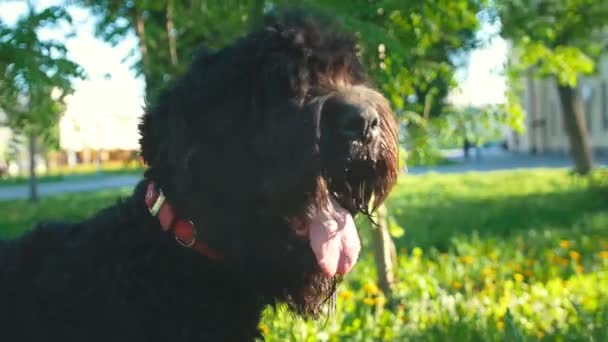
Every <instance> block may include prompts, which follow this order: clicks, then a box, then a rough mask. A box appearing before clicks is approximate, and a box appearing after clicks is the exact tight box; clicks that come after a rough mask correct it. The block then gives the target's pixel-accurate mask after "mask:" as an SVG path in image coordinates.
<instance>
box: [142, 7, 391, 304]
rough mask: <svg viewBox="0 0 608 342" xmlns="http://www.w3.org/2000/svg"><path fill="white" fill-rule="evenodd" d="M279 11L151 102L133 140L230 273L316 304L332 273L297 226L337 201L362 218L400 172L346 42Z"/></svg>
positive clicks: (203, 59)
mask: <svg viewBox="0 0 608 342" xmlns="http://www.w3.org/2000/svg"><path fill="white" fill-rule="evenodd" d="M287 18H288V19H285V20H284V21H282V22H281V21H279V23H277V24H274V25H271V26H269V27H268V28H266V29H264V30H261V31H259V32H255V33H252V34H250V35H249V36H246V37H245V38H243V39H241V40H239V41H237V42H236V43H234V44H233V45H231V46H229V47H227V48H225V49H223V50H221V51H219V52H216V53H201V54H200V55H199V56H198V58H196V59H195V61H194V62H193V64H192V66H191V68H190V70H189V71H188V72H187V73H186V74H185V75H184V76H183V77H182V78H181V79H180V80H178V82H177V83H176V84H175V85H174V86H173V87H172V88H171V89H169V90H168V91H166V92H165V93H164V94H163V95H162V96H161V97H160V100H159V102H158V104H156V105H155V106H153V107H151V108H150V109H149V110H148V111H147V113H146V115H145V116H144V119H143V122H142V125H141V133H142V140H141V144H142V154H143V157H144V160H145V161H146V162H147V164H148V165H149V170H148V171H147V177H149V178H151V179H153V180H155V181H156V182H157V183H158V184H159V185H160V186H161V187H162V188H163V190H164V191H165V194H166V196H167V198H168V199H169V201H170V202H171V203H172V205H173V207H174V208H176V210H177V211H178V213H179V214H180V215H181V216H184V217H187V218H188V219H191V220H192V221H194V223H195V224H196V227H197V233H198V236H199V238H201V239H204V240H205V241H206V242H207V243H208V244H209V245H210V246H211V247H212V248H214V249H216V250H218V251H219V252H220V253H222V254H224V256H225V260H224V261H223V262H225V263H226V265H227V269H229V270H230V271H231V272H234V273H235V274H236V275H237V277H238V278H239V279H240V280H241V281H243V282H244V283H245V284H247V288H250V289H255V291H254V292H255V294H256V295H258V296H260V297H261V298H264V299H263V300H264V301H267V302H275V301H278V302H281V301H285V302H288V303H289V304H290V305H291V307H292V308H293V309H295V310H297V311H298V312H300V313H303V314H316V313H318V312H319V309H320V306H321V304H322V303H323V301H324V300H325V299H327V298H328V297H329V296H330V295H331V293H332V292H333V291H334V290H335V284H336V277H329V278H328V277H326V276H324V275H323V274H322V273H321V272H320V270H319V265H318V263H317V260H316V259H315V256H314V254H313V252H312V251H311V247H310V245H309V243H308V241H306V239H305V238H302V237H301V236H300V235H299V234H296V231H298V230H301V229H302V226H304V227H305V226H306V222H307V220H309V219H310V212H311V211H312V210H314V209H315V208H319V207H322V206H324V205H326V204H327V203H329V202H330V201H331V200H332V199H333V200H335V201H336V202H337V203H339V204H340V205H341V206H342V207H343V208H345V209H347V210H348V211H349V212H350V213H351V214H352V215H353V216H355V215H356V214H357V213H362V214H364V215H370V210H371V209H373V208H375V207H377V206H378V205H379V204H381V203H382V201H384V199H385V198H386V196H387V195H388V193H389V191H390V190H391V188H392V186H393V185H394V183H395V181H396V178H397V163H398V162H397V155H398V151H397V132H396V124H395V121H394V116H393V113H392V111H391V109H390V107H389V105H388V102H387V101H386V99H385V98H384V97H383V96H382V95H381V94H380V93H379V92H378V91H377V90H375V89H374V88H373V87H372V86H371V85H370V84H369V82H368V80H367V76H366V74H365V72H364V70H363V68H362V66H361V64H360V63H359V61H358V58H357V55H356V45H355V41H354V40H353V39H351V38H350V37H348V36H344V35H341V34H337V33H334V32H326V30H327V31H331V29H330V28H329V27H324V26H321V25H320V24H319V23H317V22H315V21H314V20H312V19H310V18H307V17H303V16H296V17H291V18H289V17H287ZM370 208H371V209H370Z"/></svg>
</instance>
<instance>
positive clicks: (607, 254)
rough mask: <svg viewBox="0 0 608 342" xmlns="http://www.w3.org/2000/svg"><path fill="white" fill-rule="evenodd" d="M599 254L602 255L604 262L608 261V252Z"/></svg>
mask: <svg viewBox="0 0 608 342" xmlns="http://www.w3.org/2000/svg"><path fill="white" fill-rule="evenodd" d="M599 254H600V258H602V259H604V260H608V251H601V252H600V253H599Z"/></svg>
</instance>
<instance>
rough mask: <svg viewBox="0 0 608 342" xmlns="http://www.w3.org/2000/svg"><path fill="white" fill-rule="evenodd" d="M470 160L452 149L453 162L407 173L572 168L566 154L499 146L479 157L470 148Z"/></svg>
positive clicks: (606, 162) (604, 160) (599, 160)
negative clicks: (526, 151)
mask: <svg viewBox="0 0 608 342" xmlns="http://www.w3.org/2000/svg"><path fill="white" fill-rule="evenodd" d="M471 154H472V155H471V158H470V160H464V158H463V156H462V152H461V151H459V150H457V151H452V153H450V154H448V156H447V158H448V160H450V161H452V162H453V164H449V165H442V166H431V167H428V166H420V167H411V168H409V170H408V173H409V174H412V175H418V174H425V173H429V172H436V173H463V172H473V171H474V172H488V171H498V170H514V169H529V168H572V166H573V162H572V160H571V159H570V157H569V156H567V155H553V154H552V155H531V154H527V153H512V152H505V151H503V150H502V149H499V148H489V149H484V150H483V151H482V152H481V155H480V157H479V159H476V158H475V155H474V153H473V151H472V150H471ZM594 162H595V165H596V166H599V167H607V166H608V156H606V155H604V156H596V157H595V158H594Z"/></svg>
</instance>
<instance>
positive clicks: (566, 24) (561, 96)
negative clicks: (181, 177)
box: [0, 0, 608, 341]
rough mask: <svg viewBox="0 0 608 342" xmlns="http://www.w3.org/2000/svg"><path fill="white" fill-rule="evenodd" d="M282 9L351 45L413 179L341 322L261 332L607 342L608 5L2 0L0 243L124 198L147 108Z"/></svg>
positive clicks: (381, 216) (287, 324)
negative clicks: (195, 63)
mask: <svg viewBox="0 0 608 342" xmlns="http://www.w3.org/2000/svg"><path fill="white" fill-rule="evenodd" d="M292 5H304V6H313V7H316V8H320V9H322V10H324V11H327V12H329V13H331V14H332V15H334V16H335V17H336V18H337V19H338V20H339V21H340V22H341V23H342V24H343V26H344V27H346V28H347V29H348V30H350V31H353V32H356V34H357V36H358V38H359V44H360V49H361V59H362V61H363V62H364V64H365V65H366V67H367V68H368V70H369V72H370V74H371V76H372V78H373V80H374V82H375V83H376V85H377V86H378V87H379V88H380V89H381V91H382V92H383V93H384V94H385V96H386V97H387V98H388V99H389V100H390V101H391V103H392V105H393V109H394V110H395V112H396V113H397V115H398V117H399V120H400V124H401V130H400V134H401V135H400V138H401V148H402V151H401V152H402V153H401V157H402V158H401V159H402V160H401V161H402V163H403V165H402V168H403V171H404V172H403V174H402V175H401V177H400V180H399V184H398V185H397V188H396V190H395V191H394V193H393V194H392V196H391V198H390V199H389V201H388V203H387V205H386V206H383V207H382V208H380V210H379V211H378V214H377V215H378V217H377V218H378V220H377V221H378V222H379V225H378V226H370V225H369V223H368V222H360V226H361V229H360V231H361V234H362V238H363V242H364V244H365V251H364V253H363V255H362V259H361V262H360V263H359V264H358V266H357V267H356V270H355V271H354V272H353V273H352V274H351V275H349V277H348V278H347V279H346V280H345V281H344V283H343V284H342V285H341V287H340V290H339V293H338V311H337V314H336V316H335V317H333V318H332V319H331V320H329V321H327V322H317V323H315V322H312V321H302V320H299V319H296V318H294V317H291V316H290V315H288V314H286V313H285V312H284V311H282V310H279V311H277V312H274V311H268V312H267V314H266V316H265V319H264V322H263V323H262V325H261V326H260V329H262V331H263V332H264V335H265V336H266V339H267V340H270V341H275V340H276V341H284V340H298V341H316V340H320V341H327V340H332V341H335V340H349V341H351V340H352V341H356V340H360V341H369V340H386V341H390V340H399V341H401V340H408V339H422V340H440V341H444V340H505V339H506V340H543V339H545V340H556V339H561V340H564V339H565V340H590V341H591V340H594V341H607V340H608V171H607V169H606V165H607V164H608V1H598V0H538V1H517V0H425V1H405V0H300V1H296V0H276V1H271V0H224V1H220V0H216V1H214V0H142V1H113V0H95V1H94V0H71V1H67V0H65V1H59V0H56V1H55V0H47V1H44V0H38V1H36V0H30V1H6V0H0V237H12V236H17V235H19V234H21V233H23V232H24V231H26V230H27V229H30V228H31V225H32V224H33V223H34V222H36V221H38V220H40V219H43V218H70V219H79V218H83V217H86V216H87V215H90V214H91V213H93V212H94V211H96V210H98V209H100V208H102V207H103V206H104V205H107V204H110V203H112V202H114V201H115V200H116V199H117V198H118V197H120V196H126V195H128V194H129V192H130V189H131V187H132V186H133V185H134V184H135V183H136V182H137V181H138V180H139V179H140V178H141V176H142V172H143V165H142V164H141V162H140V160H139V155H138V139H139V136H138V133H137V124H138V122H139V118H140V116H141V114H142V107H143V106H144V105H145V103H146V101H149V100H151V99H152V100H153V99H154V98H155V96H157V94H158V92H159V90H161V89H162V88H163V87H165V86H167V85H168V84H170V83H171V81H172V80H173V79H174V78H175V77H176V76H177V75H179V74H180V73H181V72H183V71H184V70H185V68H186V67H187V66H188V64H189V62H190V58H191V55H192V54H193V53H194V51H195V50H196V49H197V48H199V47H200V46H201V45H204V46H206V47H208V48H212V49H217V48H221V47H223V46H225V45H226V44H227V43H229V42H230V41H232V40H233V39H235V38H237V37H239V36H240V35H242V34H244V33H246V32H247V31H248V30H250V29H251V28H253V27H256V26H257V25H259V24H261V23H263V20H264V17H265V16H267V15H272V14H273V13H275V12H276V11H278V10H280V9H281V8H282V7H284V6H292ZM246 171H247V170H246V166H244V168H243V172H246ZM406 171H407V172H406Z"/></svg>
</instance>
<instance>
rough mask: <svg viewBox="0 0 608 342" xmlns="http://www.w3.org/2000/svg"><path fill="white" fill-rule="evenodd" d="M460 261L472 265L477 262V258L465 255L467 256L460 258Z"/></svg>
mask: <svg viewBox="0 0 608 342" xmlns="http://www.w3.org/2000/svg"><path fill="white" fill-rule="evenodd" d="M458 261H460V262H462V263H465V264H467V265H471V264H472V263H473V262H474V261H475V258H473V257H472V256H470V255H465V256H461V257H458Z"/></svg>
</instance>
